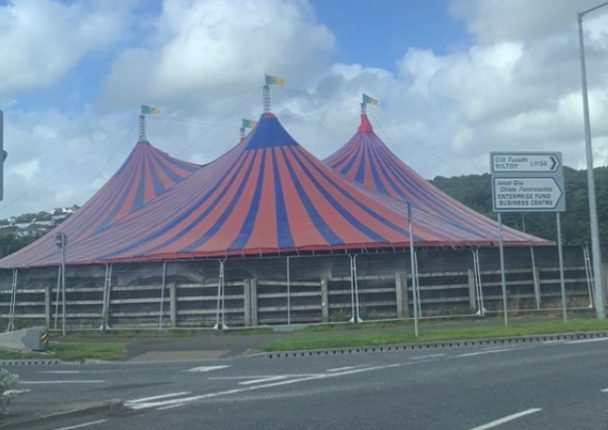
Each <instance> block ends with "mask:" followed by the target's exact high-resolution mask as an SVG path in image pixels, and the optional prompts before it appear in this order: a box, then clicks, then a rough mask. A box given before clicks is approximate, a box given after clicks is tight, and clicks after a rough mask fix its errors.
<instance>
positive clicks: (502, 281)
mask: <svg viewBox="0 0 608 430" xmlns="http://www.w3.org/2000/svg"><path fill="white" fill-rule="evenodd" d="M498 248H499V254H500V285H501V288H502V311H503V314H504V322H505V325H509V317H508V316H507V280H506V278H505V255H504V249H503V243H502V213H501V212H498Z"/></svg>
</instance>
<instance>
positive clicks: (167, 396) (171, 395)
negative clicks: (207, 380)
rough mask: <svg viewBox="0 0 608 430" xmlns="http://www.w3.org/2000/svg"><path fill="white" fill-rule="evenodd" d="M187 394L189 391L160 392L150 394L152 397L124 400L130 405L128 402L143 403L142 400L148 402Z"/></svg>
mask: <svg viewBox="0 0 608 430" xmlns="http://www.w3.org/2000/svg"><path fill="white" fill-rule="evenodd" d="M188 394H190V391H181V392H179V393H168V394H161V395H159V396H152V397H142V398H141V399H133V400H127V401H126V402H125V404H128V405H130V404H136V403H144V402H149V401H151V400H160V399H166V398H169V397H178V396H187V395H188Z"/></svg>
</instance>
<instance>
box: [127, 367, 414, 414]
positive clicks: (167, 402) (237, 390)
mask: <svg viewBox="0 0 608 430" xmlns="http://www.w3.org/2000/svg"><path fill="white" fill-rule="evenodd" d="M406 365H407V364H403V363H397V364H388V365H384V366H374V367H364V368H361V369H354V370H346V371H343V372H334V373H322V374H318V375H312V376H306V377H302V378H296V379H287V380H283V381H278V382H270V383H268V384H262V385H254V386H250V387H243V388H234V389H231V390H225V391H218V392H215V393H208V394H201V395H198V396H192V397H185V398H182V399H173V400H165V401H159V402H149V403H138V404H136V405H131V406H130V408H131V409H135V410H138V409H148V408H160V407H165V406H170V405H176V407H177V405H179V406H182V405H185V404H186V403H190V402H194V401H196V400H204V399H210V398H214V397H221V396H228V395H231V394H239V393H244V392H248V391H254V390H260V389H262V388H273V387H279V386H282V385H289V384H295V383H298V382H306V381H313V380H317V379H328V378H335V377H338V376H344V375H352V374H356V373H363V372H370V371H372V370H381V369H390V368H393V367H401V366H406Z"/></svg>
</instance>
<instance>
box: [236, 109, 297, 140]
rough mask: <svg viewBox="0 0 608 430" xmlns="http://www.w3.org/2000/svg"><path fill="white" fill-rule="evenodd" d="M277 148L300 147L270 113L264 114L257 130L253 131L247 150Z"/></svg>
mask: <svg viewBox="0 0 608 430" xmlns="http://www.w3.org/2000/svg"><path fill="white" fill-rule="evenodd" d="M275 146H298V142H296V141H295V139H294V138H293V137H291V136H290V135H289V133H288V132H287V130H285V128H283V125H282V124H281V123H280V121H279V120H278V119H277V117H276V116H275V115H273V114H271V113H270V112H266V113H264V114H262V116H261V117H260V120H259V121H258V123H257V125H256V127H255V129H253V130H252V132H251V134H250V137H249V142H247V146H246V147H245V149H262V148H273V147H275Z"/></svg>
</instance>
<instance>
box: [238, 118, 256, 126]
mask: <svg viewBox="0 0 608 430" xmlns="http://www.w3.org/2000/svg"><path fill="white" fill-rule="evenodd" d="M241 127H243V128H253V127H255V121H254V120H252V119H245V118H243V124H242V125H241Z"/></svg>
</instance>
